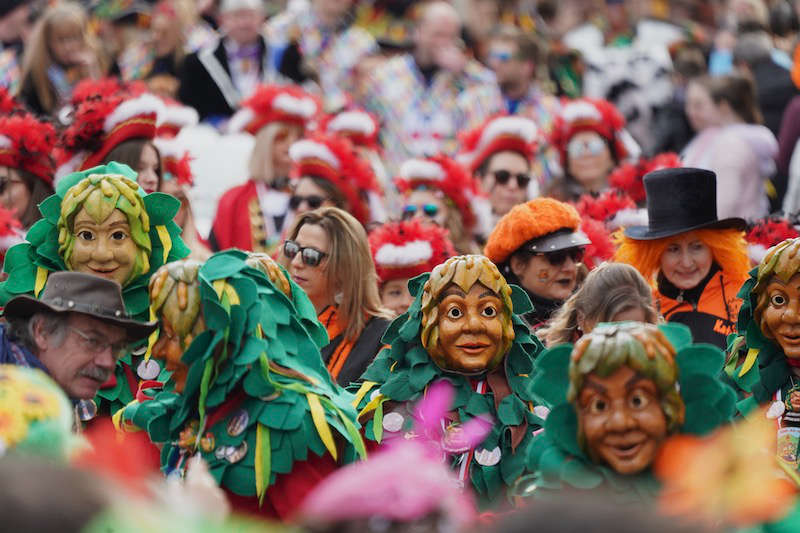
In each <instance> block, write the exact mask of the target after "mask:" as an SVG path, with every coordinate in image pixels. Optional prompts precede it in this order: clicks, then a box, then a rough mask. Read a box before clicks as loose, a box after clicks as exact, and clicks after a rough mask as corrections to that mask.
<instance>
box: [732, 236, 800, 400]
mask: <svg viewBox="0 0 800 533" xmlns="http://www.w3.org/2000/svg"><path fill="white" fill-rule="evenodd" d="M798 248H800V239H790V240H786V241H783V242H782V243H780V244H778V245H777V246H774V247H773V248H771V249H770V250H769V252H768V253H767V255H766V257H764V259H763V260H762V261H761V264H759V265H758V266H757V267H756V268H754V269H753V270H751V271H750V278H749V279H748V280H747V281H746V282H745V283H744V285H742V288H741V290H740V291H739V294H738V295H737V296H738V297H739V298H741V299H742V302H743V303H742V307H741V308H740V309H739V317H738V319H737V323H736V326H737V328H736V329H737V331H738V332H739V334H738V335H730V336H729V337H728V354H729V355H728V362H727V364H726V365H725V373H726V374H727V375H728V377H729V378H730V379H731V380H732V381H733V383H734V384H735V385H736V387H737V389H738V390H739V392H740V397H741V398H742V399H741V400H740V401H739V403H738V404H737V409H738V411H739V412H740V413H741V414H743V415H745V414H747V413H749V412H750V411H752V410H753V409H754V408H755V407H756V406H758V405H762V404H765V403H767V402H769V401H770V400H771V399H772V398H773V396H774V395H775V393H776V392H778V391H781V398H782V399H784V400H786V399H787V395H788V393H789V391H790V390H791V389H792V382H791V375H792V372H791V369H790V367H789V364H788V362H787V360H786V355H785V354H784V353H783V350H782V349H781V347H780V345H778V343H777V342H775V341H774V340H773V339H770V338H768V337H767V336H766V335H764V332H763V331H761V326H760V325H759V320H758V319H757V317H756V314H757V313H756V309H757V307H758V300H759V296H760V295H762V294H763V293H765V291H766V286H767V285H768V284H769V282H770V280H771V279H772V278H773V276H776V277H779V278H781V279H782V280H783V281H784V282H788V281H789V279H790V278H791V277H792V276H793V275H794V274H796V273H798V272H800V261H798V258H797V255H796V253H797V250H798Z"/></svg>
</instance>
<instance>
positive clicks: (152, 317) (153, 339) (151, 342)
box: [144, 307, 159, 362]
mask: <svg viewBox="0 0 800 533" xmlns="http://www.w3.org/2000/svg"><path fill="white" fill-rule="evenodd" d="M155 320H156V312H155V311H153V308H152V307H150V322H155ZM158 335H159V329H158V328H156V330H155V331H153V333H151V334H150V336H149V337H147V351H146V352H144V360H145V362H146V361H149V360H150V356H151V355H153V346H155V345H156V342H157V341H158Z"/></svg>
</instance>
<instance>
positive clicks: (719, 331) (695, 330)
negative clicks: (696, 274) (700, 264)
mask: <svg viewBox="0 0 800 533" xmlns="http://www.w3.org/2000/svg"><path fill="white" fill-rule="evenodd" d="M742 283H743V282H739V281H735V280H732V279H730V278H729V277H728V276H726V275H725V274H723V273H722V271H721V270H718V269H717V270H716V271H714V270H713V269H712V273H710V274H709V277H708V278H706V280H703V281H702V282H700V284H699V285H698V286H697V287H695V288H694V289H689V290H686V291H681V290H679V289H678V288H677V287H675V286H673V285H672V284H671V283H669V282H668V281H666V279H664V277H663V276H659V283H658V288H657V289H656V290H654V291H653V297H654V299H655V303H656V308H657V309H658V310H659V312H660V313H661V314H662V315H663V317H664V319H665V320H666V321H667V322H679V323H681V324H686V325H687V326H689V329H690V330H692V337H693V338H694V342H708V343H711V344H714V345H716V346H719V347H720V348H722V349H723V350H724V349H725V348H726V344H727V343H726V338H727V336H728V335H729V334H730V333H733V332H735V331H736V318H737V315H738V314H739V308H740V307H741V306H742V300H740V299H739V298H737V297H736V293H738V292H739V289H740V288H741V285H742Z"/></svg>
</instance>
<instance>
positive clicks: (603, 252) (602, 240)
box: [581, 217, 614, 270]
mask: <svg viewBox="0 0 800 533" xmlns="http://www.w3.org/2000/svg"><path fill="white" fill-rule="evenodd" d="M581 231H582V232H583V233H585V234H586V236H587V237H589V240H590V241H592V242H591V243H590V244H588V245H587V246H586V252H585V255H584V256H583V264H584V265H586V267H587V268H588V269H589V270H592V269H593V268H596V267H598V266H600V265H601V264H602V263H603V262H605V261H609V260H610V259H611V258H612V257H613V256H614V243H613V242H612V241H611V235H610V234H609V232H608V229H606V226H605V224H603V223H602V222H600V221H599V220H594V219H592V218H588V217H587V218H583V219H582V220H581Z"/></svg>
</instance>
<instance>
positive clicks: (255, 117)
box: [228, 85, 321, 135]
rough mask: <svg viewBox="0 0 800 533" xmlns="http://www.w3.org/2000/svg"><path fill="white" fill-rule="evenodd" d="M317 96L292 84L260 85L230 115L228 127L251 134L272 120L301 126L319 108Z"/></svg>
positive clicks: (318, 110)
mask: <svg viewBox="0 0 800 533" xmlns="http://www.w3.org/2000/svg"><path fill="white" fill-rule="evenodd" d="M320 107H321V106H320V103H319V100H318V99H317V98H316V97H314V96H312V95H310V94H309V93H307V92H305V91H304V90H303V89H301V88H299V87H296V86H294V85H262V86H260V87H258V89H256V91H255V92H254V93H253V95H252V96H251V97H250V98H248V99H247V100H245V101H244V102H242V108H241V109H240V110H239V111H237V112H236V114H235V115H233V117H231V120H230V122H229V123H228V131H231V132H239V131H247V132H248V133H251V134H253V135H255V134H256V133H258V132H259V131H260V130H261V128H263V127H264V126H266V125H267V124H270V123H272V122H289V123H291V124H298V125H300V126H303V127H305V126H306V125H307V124H308V122H309V121H311V120H312V119H313V118H314V117H316V115H317V114H318V113H319V112H320Z"/></svg>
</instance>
